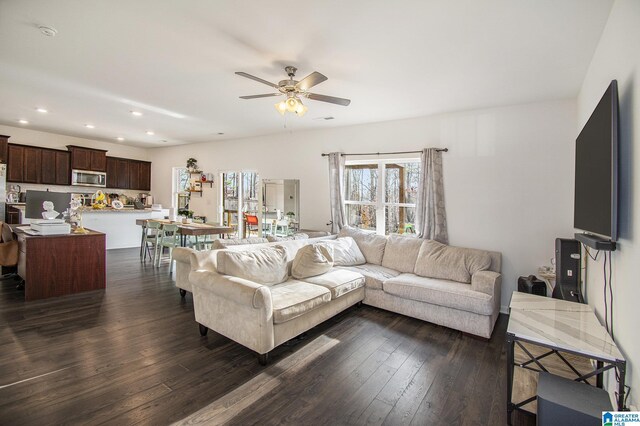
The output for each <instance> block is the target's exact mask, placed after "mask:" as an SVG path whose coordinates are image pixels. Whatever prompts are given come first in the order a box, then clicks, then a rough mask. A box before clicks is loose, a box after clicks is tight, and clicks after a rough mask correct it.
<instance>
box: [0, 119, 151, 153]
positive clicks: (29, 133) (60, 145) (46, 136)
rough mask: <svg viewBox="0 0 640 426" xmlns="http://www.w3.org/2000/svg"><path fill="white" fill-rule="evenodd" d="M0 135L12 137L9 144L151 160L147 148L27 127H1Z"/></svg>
mask: <svg viewBox="0 0 640 426" xmlns="http://www.w3.org/2000/svg"><path fill="white" fill-rule="evenodd" d="M0 135H6V136H11V138H10V139H9V143H15V144H20V145H33V146H39V147H42V148H53V149H61V150H64V151H66V150H67V145H77V146H85V147H87V148H95V149H106V150H107V155H108V156H110V157H123V158H132V159H135V160H147V161H148V160H149V158H150V154H149V151H148V150H147V149H145V148H137V147H133V146H126V145H122V144H118V143H109V142H101V141H95V140H91V139H83V138H76V137H73V136H64V135H58V134H55V133H47V132H39V131H37V130H31V129H29V128H26V127H11V126H3V125H0Z"/></svg>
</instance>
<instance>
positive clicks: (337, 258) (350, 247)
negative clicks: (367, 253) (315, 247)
mask: <svg viewBox="0 0 640 426" xmlns="http://www.w3.org/2000/svg"><path fill="white" fill-rule="evenodd" d="M318 244H320V245H322V246H325V247H327V248H329V249H331V250H332V251H333V264H334V265H335V266H355V265H363V264H365V263H366V262H367V260H366V259H365V258H364V254H362V252H361V251H360V248H358V244H356V241H355V240H354V239H353V238H351V237H342V238H337V239H335V240H328V241H322V242H319V243H318Z"/></svg>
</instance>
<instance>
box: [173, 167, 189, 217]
mask: <svg viewBox="0 0 640 426" xmlns="http://www.w3.org/2000/svg"><path fill="white" fill-rule="evenodd" d="M189 178H190V175H189V171H188V170H187V169H186V168H184V167H174V168H173V197H172V203H171V205H172V207H173V208H174V209H176V211H182V210H188V209H189Z"/></svg>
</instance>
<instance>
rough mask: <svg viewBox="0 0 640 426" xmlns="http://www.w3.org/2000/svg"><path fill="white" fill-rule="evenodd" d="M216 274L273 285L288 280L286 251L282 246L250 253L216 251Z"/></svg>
mask: <svg viewBox="0 0 640 426" xmlns="http://www.w3.org/2000/svg"><path fill="white" fill-rule="evenodd" d="M217 256H218V266H217V269H218V273H219V274H223V275H233V276H234V277H239V278H244V279H246V280H249V281H253V282H256V283H258V284H264V285H273V284H279V283H282V282H285V281H286V280H287V278H288V275H289V274H288V272H289V268H288V267H287V249H286V248H284V247H282V246H273V247H265V248H262V249H259V250H251V251H232V250H220V251H218V254H217Z"/></svg>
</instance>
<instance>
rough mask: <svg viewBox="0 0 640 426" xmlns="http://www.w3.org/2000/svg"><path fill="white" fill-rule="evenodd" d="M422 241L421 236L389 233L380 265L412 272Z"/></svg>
mask: <svg viewBox="0 0 640 426" xmlns="http://www.w3.org/2000/svg"><path fill="white" fill-rule="evenodd" d="M423 242H424V240H423V239H422V238H415V237H408V236H402V235H390V236H389V238H388V239H387V245H386V246H385V249H384V256H383V257H382V266H384V267H385V268H389V269H395V270H396V271H400V272H406V273H409V274H412V273H413V271H414V269H415V266H416V260H417V259H418V254H419V253H420V247H422V243H423Z"/></svg>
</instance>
